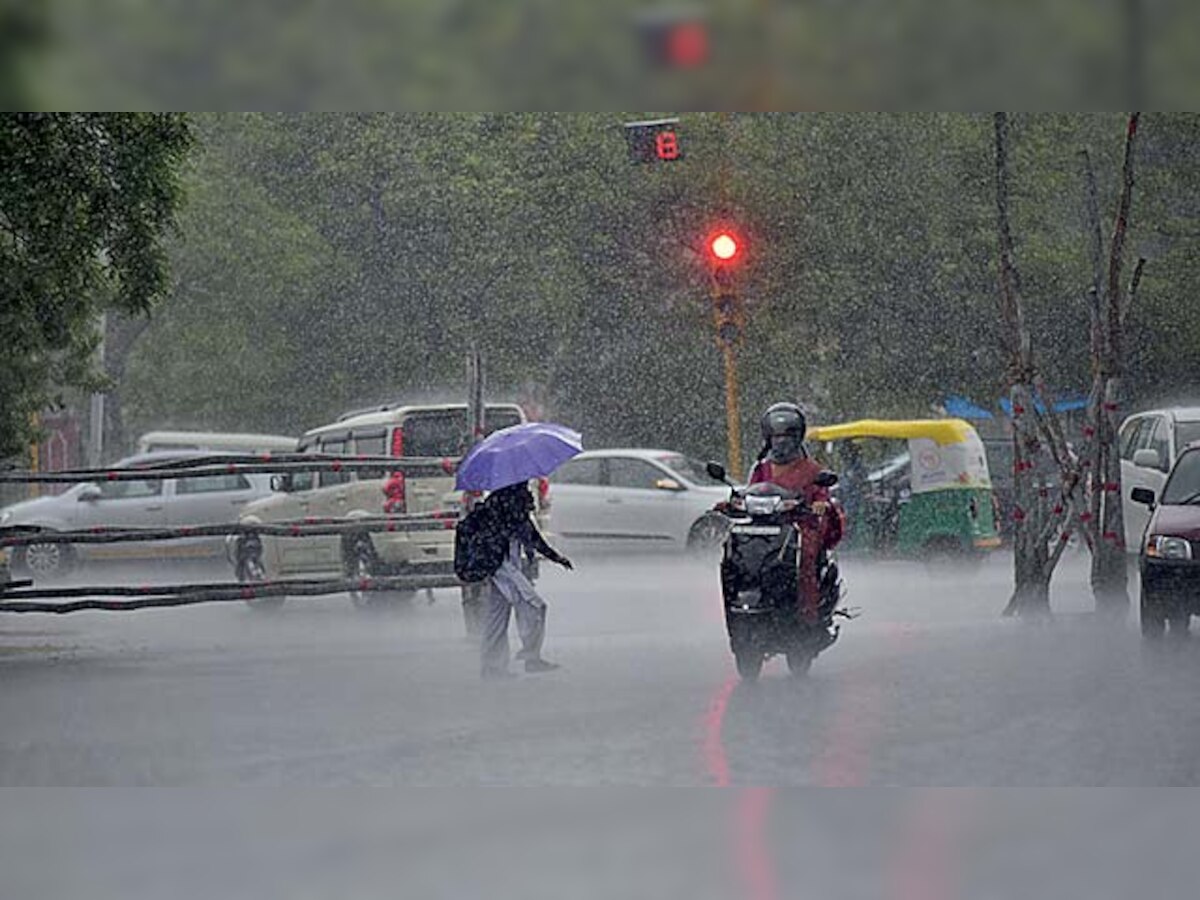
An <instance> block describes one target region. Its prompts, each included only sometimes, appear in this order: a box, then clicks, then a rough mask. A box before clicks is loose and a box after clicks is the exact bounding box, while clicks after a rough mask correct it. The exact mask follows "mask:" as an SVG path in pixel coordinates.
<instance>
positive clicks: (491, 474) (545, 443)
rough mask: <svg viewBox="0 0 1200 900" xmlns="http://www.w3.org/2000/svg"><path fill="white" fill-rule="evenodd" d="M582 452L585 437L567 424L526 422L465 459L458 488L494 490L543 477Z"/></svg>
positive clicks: (506, 430) (491, 438)
mask: <svg viewBox="0 0 1200 900" xmlns="http://www.w3.org/2000/svg"><path fill="white" fill-rule="evenodd" d="M582 452H583V436H582V435H581V434H580V433H579V432H578V431H572V430H571V429H570V428H567V427H565V426H563V425H555V424H554V423H553V422H526V423H524V424H522V425H513V426H512V427H511V428H502V429H501V430H499V431H496V432H493V433H492V434H490V435H488V436H487V437H486V438H484V439H483V440H482V441H480V442H479V443H478V444H476V445H475V446H474V447H472V448H471V450H470V451H469V452H468V453H467V455H466V456H464V457H463V460H462V462H461V463H460V464H459V466H458V476H457V478H455V481H454V487H455V489H456V490H460V491H494V490H497V489H498V488H502V487H505V486H507V485H510V484H519V483H520V482H522V481H529V479H531V478H543V477H545V476H547V475H549V474H550V473H551V472H553V471H554V470H555V469H557V468H558V467H559V466H561V465H562V464H563V463H564V462H566V461H567V460H568V459H570V458H571V457H572V456H574V455H575V454H577V453H582Z"/></svg>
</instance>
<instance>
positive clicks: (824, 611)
mask: <svg viewBox="0 0 1200 900" xmlns="http://www.w3.org/2000/svg"><path fill="white" fill-rule="evenodd" d="M707 470H708V474H709V475H710V476H711V477H713V478H715V479H717V480H719V481H723V482H725V483H726V484H728V485H729V487H730V490H731V494H730V499H729V500H728V501H727V502H725V503H723V504H720V505H719V506H718V507H717V510H718V512H720V513H721V514H723V515H725V516H726V517H727V518H728V519H729V523H730V527H729V534H728V537H727V538H726V540H725V547H724V555H723V557H722V559H721V592H722V594H723V596H724V602H725V627H726V629H727V631H728V632H729V646H730V649H731V650H732V651H733V655H734V659H735V660H736V662H737V670H738V674H739V675H740V676H741V677H742V679H743V680H744V681H755V680H757V679H758V677H759V675H760V674H761V672H762V667H763V663H764V662H766V661H767V659H769V658H770V657H772V656H774V655H777V654H782V655H784V656H786V657H787V662H788V668H789V669H790V671H791V672H792V674H793V675H803V674H805V673H806V672H807V671H808V670H809V667H810V666H811V665H812V663H813V660H814V659H816V658H817V655H818V654H820V653H821V652H822V651H824V650H826V649H828V648H829V647H830V646H831V645H832V644H833V643H834V641H836V640H837V638H838V634H839V627H838V626H837V625H835V624H834V621H833V620H834V617H835V616H842V617H845V618H851V615H850V614H849V613H848V612H847V611H845V610H842V609H839V608H838V604H839V603H840V602H841V599H842V582H841V578H840V576H839V572H838V566H837V562H836V561H835V559H834V556H833V553H832V552H830V551H826V550H822V551H821V553H820V555H819V558H818V583H819V585H820V605H819V607H818V609H817V614H816V616H815V618H814V619H812V620H806V618H805V616H803V615H802V613H801V610H800V608H799V584H800V546H801V541H802V540H803V539H804V536H803V532H802V531H801V525H802V524H803V523H804V522H805V521H806V519H808V518H810V517H812V516H814V515H815V514H814V513H813V512H812V510H811V509H809V507H808V505H807V504H806V503H805V502H804V500H803V499H802V498H801V497H799V496H798V495H796V494H794V493H792V492H791V491H788V490H786V489H785V488H782V487H780V486H779V485H777V484H771V483H761V484H752V485H749V486H748V487H744V488H739V487H737V486H736V485H734V484H733V483H732V482H730V481H729V480H728V478H727V477H726V473H725V468H724V467H723V466H721V465H720V464H719V463H713V462H710V463H709V464H708V466H707ZM816 483H817V484H818V485H819V486H821V487H832V486H833V485H834V484H836V483H837V475H835V474H834V473H832V472H822V473H821V474H820V475H819V476H818V477H817V481H816Z"/></svg>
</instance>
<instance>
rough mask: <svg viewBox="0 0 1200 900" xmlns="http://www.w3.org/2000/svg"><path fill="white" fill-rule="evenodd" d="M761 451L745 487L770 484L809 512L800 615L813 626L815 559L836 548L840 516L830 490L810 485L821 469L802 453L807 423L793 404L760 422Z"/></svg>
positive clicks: (817, 596)
mask: <svg viewBox="0 0 1200 900" xmlns="http://www.w3.org/2000/svg"><path fill="white" fill-rule="evenodd" d="M760 424H761V427H762V436H763V448H762V451H761V452H760V453H759V455H758V462H757V463H755V465H754V469H753V471H752V472H751V473H750V483H751V484H759V483H761V482H770V483H772V484H777V485H779V486H780V487H782V488H784V489H785V490H788V491H791V492H793V493H795V494H797V495H798V496H800V497H801V498H802V499H803V500H804V502H805V503H806V504H807V505H808V507H809V509H810V510H811V511H812V512H811V514H810V515H806V516H804V517H803V518H802V519H801V520H800V522H799V523H798V524H799V526H800V534H801V541H800V596H799V607H800V613H801V615H802V616H803V617H804V619H805V620H806V621H815V620H816V618H817V615H818V609H819V608H820V605H821V589H820V584H819V582H818V572H817V566H818V561H819V560H818V557H819V556H820V553H821V551H822V550H831V549H832V548H833V547H835V546H837V544H838V542H839V541H840V540H841V539H842V534H843V532H844V531H845V521H844V519H843V517H842V511H841V509H840V508H839V507H838V506H837V504H836V503H834V502H833V500H832V499H831V497H830V495H829V489H828V488H825V487H821V486H819V485H817V484H815V480H816V477H817V475H819V474H820V473H821V472H822V471H824V469H823V468H822V467H821V465H820V464H818V463H817V462H815V461H814V460H812V459H810V458H809V456H808V454H807V452H805V449H804V435H805V432H806V431H807V430H808V422H807V420H806V419H805V417H804V412H803V411H802V410H801V409H800V407H799V406H797V405H796V404H795V403H776V404H774V405H773V406H771V407H769V408H768V409H767V411H766V412H765V413H763V416H762V419H761V422H760Z"/></svg>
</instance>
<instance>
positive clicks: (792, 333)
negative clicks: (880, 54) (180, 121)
mask: <svg viewBox="0 0 1200 900" xmlns="http://www.w3.org/2000/svg"><path fill="white" fill-rule="evenodd" d="M641 117H643V115H642V114H633V113H631V114H627V115H624V116H622V115H617V114H612V115H608V114H571V115H544V114H529V113H520V114H485V115H337V116H332V115H307V116H259V115H254V116H215V117H211V118H208V119H205V120H203V126H202V133H203V136H204V141H205V151H204V153H203V154H202V155H201V156H200V157H199V158H198V160H197V167H196V170H195V172H194V173H193V175H192V180H193V182H194V187H193V189H192V193H193V195H194V197H195V203H194V205H193V206H192V207H191V208H189V209H188V210H186V211H185V213H184V216H183V220H182V235H181V238H180V240H179V241H177V242H176V243H174V244H173V248H172V253H173V256H174V262H175V267H176V270H177V273H178V283H177V285H176V287H175V288H174V298H173V301H172V303H170V304H168V305H167V306H166V307H164V309H163V313H162V316H161V317H160V319H159V320H158V321H156V323H155V325H154V326H153V328H152V329H151V330H150V331H149V332H148V333H147V335H146V336H144V337H143V339H142V341H141V343H140V345H139V349H138V351H137V353H136V354H135V358H134V360H133V364H132V367H131V374H130V378H129V381H128V384H127V389H128V390H129V391H130V392H131V394H132V396H131V397H130V398H129V401H130V402H129V404H127V405H128V406H129V407H130V408H131V409H133V410H134V411H135V413H134V414H133V418H134V419H135V421H136V423H137V425H138V427H139V428H143V427H151V426H155V425H163V424H179V425H185V424H186V425H196V426H203V427H214V428H216V427H221V428H227V427H229V428H232V427H247V428H251V427H252V428H264V429H266V428H269V429H277V430H287V431H292V432H298V431H300V430H303V429H305V428H309V427H313V426H315V425H318V424H323V423H324V422H326V421H328V420H329V419H330V418H331V417H332V416H334V415H336V414H337V413H339V412H342V411H344V410H345V409H347V408H350V407H354V406H358V405H365V404H367V403H372V402H377V401H382V400H386V399H391V398H395V397H419V396H428V395H439V396H452V397H455V398H457V397H460V396H462V395H463V391H464V369H463V362H464V351H465V350H466V348H467V347H468V346H469V345H470V343H472V342H478V343H479V344H480V346H481V347H482V349H483V350H484V352H485V354H486V357H487V368H488V378H489V387H490V393H492V394H494V395H507V396H522V397H529V398H534V399H538V400H541V401H543V402H545V403H546V404H547V406H548V411H549V413H550V414H551V415H553V416H555V417H557V418H559V419H562V420H564V421H567V422H570V423H573V424H575V425H578V426H580V427H582V428H583V429H584V431H585V432H586V433H587V435H588V439H589V441H590V442H591V443H592V444H593V445H596V446H599V445H602V444H614V443H628V444H638V445H648V444H658V445H665V446H671V447H678V448H681V449H684V450H687V451H689V452H692V453H696V454H703V455H712V456H719V455H722V454H723V450H724V443H725V434H724V429H725V423H724V414H723V403H724V391H723V383H722V372H721V365H720V356H719V353H718V351H717V347H716V345H715V340H714V336H713V333H712V313H711V307H710V304H709V286H708V283H707V276H706V274H705V270H704V264H703V261H702V259H701V257H700V256H699V255H698V253H699V250H700V248H701V245H702V243H703V240H704V238H705V236H706V233H707V232H708V230H709V229H710V227H712V225H713V223H714V222H716V221H717V220H718V219H720V218H728V219H730V220H732V221H733V222H735V223H736V224H737V227H738V228H739V230H740V231H742V233H743V234H744V236H745V238H746V259H745V262H744V264H743V265H742V267H741V269H740V271H739V275H738V278H739V284H740V285H741V290H742V295H743V299H744V301H745V304H746V311H747V329H746V336H745V340H744V342H743V343H742V345H741V347H740V350H739V360H740V374H741V386H742V398H743V422H742V425H743V432H744V433H747V434H748V435H749V438H748V439H747V442H746V443H747V445H748V446H747V447H746V448H745V449H746V451H747V452H750V451H752V450H753V449H754V447H753V446H752V445H753V443H754V435H755V431H756V423H757V414H758V410H760V409H761V408H763V407H764V406H766V405H767V404H768V403H770V402H773V401H775V400H778V399H781V398H792V399H799V400H801V401H803V402H806V403H808V404H810V405H814V406H816V407H817V409H818V410H819V413H818V414H819V415H820V416H821V417H822V418H824V419H826V420H834V419H840V418H847V417H851V416H860V415H884V416H886V415H924V414H927V413H928V412H929V408H930V405H931V404H932V403H934V402H936V401H937V400H938V399H940V398H941V397H942V396H944V394H946V393H948V392H963V393H966V394H968V395H971V396H974V397H976V398H977V399H978V400H980V401H982V402H984V403H988V402H989V400H991V399H994V398H996V397H998V396H999V395H1000V393H1001V391H1002V389H1003V387H1004V371H1003V366H1004V360H1005V358H1006V357H1005V354H1004V353H1003V352H1002V348H1001V347H999V345H998V340H999V339H998V332H999V329H998V328H997V321H998V311H997V305H996V298H995V291H996V274H995V254H996V250H995V247H996V231H995V201H994V191H995V188H994V182H993V166H994V155H993V153H994V151H993V147H992V134H991V126H990V120H989V118H988V117H986V116H964V115H954V114H942V115H915V116H914V115H905V116H900V115H888V116H877V115H825V114H821V115H790V114H788V115H782V114H780V115H776V114H772V115H762V116H749V115H734V116H729V117H727V118H723V117H720V116H717V115H712V114H697V115H688V116H684V117H683V122H682V125H681V134H682V136H683V140H684V142H685V153H686V158H685V160H684V161H682V162H680V163H677V164H673V165H660V166H644V167H635V166H630V165H629V164H628V163H627V162H626V158H625V148H624V138H623V135H622V132H621V128H620V124H621V122H622V121H625V120H628V119H632V118H641ZM1195 121H1196V120H1195V117H1181V116H1157V117H1151V118H1149V119H1148V120H1147V122H1146V124H1145V127H1144V132H1145V135H1146V139H1145V141H1144V143H1143V145H1142V146H1143V157H1144V158H1143V159H1142V160H1141V161H1140V162H1139V166H1140V167H1141V169H1140V172H1141V174H1140V176H1139V177H1140V178H1141V179H1142V181H1143V184H1144V187H1141V186H1140V187H1139V192H1138V194H1137V195H1136V197H1135V201H1134V213H1135V216H1134V218H1135V221H1134V227H1135V232H1136V233H1135V235H1134V238H1133V241H1132V243H1131V247H1133V248H1134V249H1135V250H1136V249H1137V248H1138V247H1139V246H1140V245H1141V244H1142V243H1145V242H1146V240H1148V239H1149V238H1150V237H1152V236H1153V235H1154V234H1156V233H1157V232H1158V231H1159V230H1164V233H1167V232H1169V233H1171V234H1174V235H1176V237H1175V238H1173V239H1172V240H1173V241H1174V243H1171V244H1170V247H1171V248H1173V249H1172V250H1171V252H1169V253H1167V254H1165V256H1164V258H1163V259H1162V261H1161V263H1160V262H1159V261H1152V262H1151V265H1150V266H1149V267H1148V269H1147V276H1146V280H1145V282H1144V284H1143V288H1142V292H1143V296H1142V297H1141V298H1140V299H1139V301H1138V306H1137V307H1136V308H1135V313H1134V332H1135V333H1134V335H1133V340H1132V341H1131V347H1130V351H1131V354H1132V358H1134V359H1135V360H1137V365H1136V366H1134V367H1131V372H1130V377H1129V386H1130V389H1131V391H1132V392H1133V393H1134V395H1135V396H1138V397H1147V396H1150V395H1153V394H1154V393H1155V392H1157V391H1160V390H1161V389H1162V388H1163V386H1164V385H1171V384H1175V385H1179V386H1180V387H1185V386H1186V387H1195V386H1200V385H1185V384H1181V383H1180V378H1179V373H1178V371H1177V370H1176V367H1175V366H1174V364H1173V362H1172V359H1173V357H1172V356H1171V354H1175V353H1177V354H1181V355H1183V356H1184V357H1185V358H1187V359H1189V360H1190V359H1193V358H1194V356H1195V354H1196V352H1197V351H1195V350H1193V349H1191V348H1193V347H1195V346H1200V342H1197V341H1195V340H1194V339H1192V340H1191V343H1190V344H1189V343H1188V341H1189V338H1190V337H1191V336H1192V331H1194V329H1193V326H1192V324H1191V323H1190V322H1189V323H1184V324H1182V325H1180V324H1179V323H1178V318H1179V317H1178V316H1175V318H1174V319H1172V318H1170V317H1169V316H1168V317H1164V316H1163V315H1162V312H1163V311H1164V310H1167V309H1169V308H1170V307H1171V306H1172V304H1176V307H1175V308H1179V307H1178V306H1177V304H1179V303H1181V302H1183V301H1184V298H1186V297H1187V296H1189V291H1191V290H1192V285H1194V284H1196V281H1197V275H1198V274H1200V273H1197V272H1195V270H1194V266H1191V265H1190V260H1191V256H1192V254H1191V253H1190V244H1189V241H1190V240H1191V239H1192V238H1194V229H1195V222H1194V214H1195V211H1194V210H1192V209H1190V208H1189V206H1188V204H1187V203H1185V202H1184V201H1183V200H1181V199H1180V198H1181V197H1185V196H1193V195H1194V190H1193V189H1192V182H1194V181H1196V180H1197V179H1198V178H1200V167H1198V166H1197V162H1198V160H1197V159H1195V158H1194V151H1193V150H1192V149H1191V148H1192V147H1193V146H1196V143H1195V141H1194V140H1192V137H1193V134H1192V133H1193V132H1194V131H1195V129H1196V128H1197V126H1196V124H1195ZM1123 124H1124V120H1123V117H1121V116H1119V115H1099V116H1080V115H1071V116H1052V117H1045V116H1021V117H1017V118H1015V119H1014V122H1013V128H1014V131H1013V140H1014V155H1013V159H1012V161H1011V166H1012V173H1011V174H1012V179H1013V186H1012V206H1013V211H1012V214H1013V227H1014V232H1015V235H1016V238H1017V242H1018V245H1017V263H1018V266H1019V267H1020V269H1021V272H1022V275H1023V279H1024V281H1023V285H1022V287H1023V291H1024V293H1025V295H1026V299H1027V303H1028V309H1029V314H1030V317H1031V322H1032V324H1033V330H1034V335H1035V341H1036V343H1037V353H1038V357H1039V360H1040V362H1041V364H1042V366H1043V368H1044V369H1045V371H1046V374H1047V379H1048V381H1049V383H1050V384H1051V386H1052V387H1056V388H1058V389H1060V390H1071V389H1082V388H1085V387H1086V385H1087V384H1088V383H1089V382H1090V374H1089V371H1088V361H1087V334H1086V327H1087V312H1086V308H1085V306H1084V304H1083V297H1084V292H1085V291H1086V288H1087V286H1088V284H1089V283H1090V278H1091V275H1090V267H1089V263H1088V259H1087V254H1086V243H1085V239H1084V234H1083V230H1082V224H1081V222H1082V217H1081V202H1082V191H1083V184H1082V179H1081V177H1080V175H1079V163H1078V158H1077V153H1078V151H1079V149H1080V148H1082V147H1084V146H1087V147H1090V149H1091V150H1092V153H1093V159H1094V161H1095V165H1096V170H1097V173H1098V175H1099V177H1100V190H1101V201H1102V204H1103V205H1104V215H1105V216H1106V217H1108V218H1107V219H1106V225H1107V224H1108V222H1109V221H1111V212H1112V208H1113V204H1114V202H1115V197H1116V183H1117V174H1118V166H1119V161H1120V152H1121V146H1122V144H1121V142H1122V136H1123V131H1122V129H1123ZM723 166H724V167H725V168H724V171H725V173H726V174H725V176H724V178H722V175H721V172H722V167H723ZM722 184H724V195H723V194H722ZM1189 229H1190V231H1189ZM1130 268H1132V266H1130ZM1191 371H1197V369H1196V368H1195V367H1193V369H1192V370H1191ZM198 373H199V377H197V375H198Z"/></svg>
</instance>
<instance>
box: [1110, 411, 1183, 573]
mask: <svg viewBox="0 0 1200 900" xmlns="http://www.w3.org/2000/svg"><path fill="white" fill-rule="evenodd" d="M1196 441H1200V407H1173V408H1171V409H1152V410H1147V411H1146V412H1139V413H1135V414H1134V415H1132V416H1130V417H1129V418H1128V419H1126V420H1125V421H1124V423H1122V425H1121V431H1120V437H1119V445H1118V447H1119V452H1120V455H1121V513H1122V516H1123V517H1124V519H1125V549H1126V551H1127V552H1129V553H1137V552H1139V551H1140V550H1141V545H1142V537H1143V535H1144V534H1145V533H1146V526H1147V525H1148V524H1149V522H1150V507H1148V506H1143V505H1142V504H1141V503H1135V502H1134V501H1133V490H1134V488H1139V487H1144V488H1149V489H1150V490H1152V491H1154V496H1156V497H1161V496H1162V490H1163V486H1164V485H1165V484H1166V482H1167V475H1168V474H1169V473H1170V471H1171V469H1172V467H1173V466H1174V465H1175V460H1176V459H1177V458H1178V456H1179V454H1180V453H1182V452H1183V449H1184V448H1185V447H1187V446H1188V444H1191V443H1194V442H1196Z"/></svg>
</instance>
